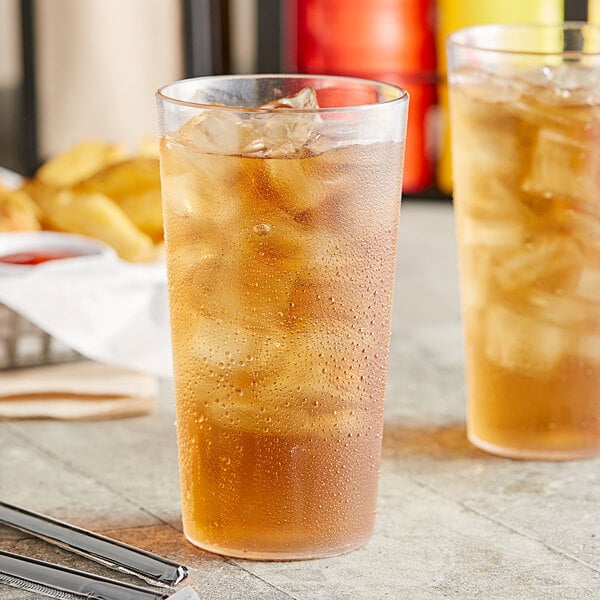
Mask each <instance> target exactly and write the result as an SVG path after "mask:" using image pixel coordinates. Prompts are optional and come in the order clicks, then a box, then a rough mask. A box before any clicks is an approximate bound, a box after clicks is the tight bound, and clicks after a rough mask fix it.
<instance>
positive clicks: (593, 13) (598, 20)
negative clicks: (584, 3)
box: [588, 0, 600, 25]
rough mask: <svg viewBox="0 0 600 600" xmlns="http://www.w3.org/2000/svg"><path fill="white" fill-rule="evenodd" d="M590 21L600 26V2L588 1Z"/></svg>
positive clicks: (595, 0) (599, 0) (596, 0)
mask: <svg viewBox="0 0 600 600" xmlns="http://www.w3.org/2000/svg"><path fill="white" fill-rule="evenodd" d="M588 21H589V22H590V23H592V24H593V25H600V0H588Z"/></svg>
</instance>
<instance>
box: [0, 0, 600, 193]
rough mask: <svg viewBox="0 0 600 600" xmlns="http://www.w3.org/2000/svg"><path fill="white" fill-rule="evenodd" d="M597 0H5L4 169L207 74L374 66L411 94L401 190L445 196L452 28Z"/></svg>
mask: <svg viewBox="0 0 600 600" xmlns="http://www.w3.org/2000/svg"><path fill="white" fill-rule="evenodd" d="M593 1H594V0H590V8H589V9H588V2H587V0H502V1H498V0H52V2H49V1H41V0H37V1H36V0H0V166H2V167H5V168H9V169H12V170H14V171H17V172H19V173H22V174H24V175H31V174H32V173H33V172H34V171H35V169H36V168H37V167H38V166H39V164H41V162H42V161H43V160H44V159H46V158H48V157H49V156H51V155H53V154H55V153H57V152H61V151H63V150H65V149H66V148H68V147H69V146H71V145H73V144H74V143H77V142H79V141H81V140H84V139H100V140H106V141H114V142H120V143H125V144H126V145H127V146H129V147H130V148H131V149H135V148H136V147H137V146H138V145H139V143H140V140H142V139H143V138H145V137H146V138H147V137H155V136H156V109H155V102H154V93H155V91H156V89H157V88H158V87H160V86H161V85H164V84H166V83H169V82H171V81H174V80H177V79H180V78H183V77H193V76H200V75H209V74H225V73H252V72H259V73H267V72H271V73H275V72H306V73H329V74H341V75H353V76H360V77H369V78H374V79H380V80H384V81H390V82H392V83H397V84H400V85H402V86H403V87H405V88H407V89H408V91H409V92H410V94H411V105H410V117H409V132H408V141H407V150H406V165H405V186H404V187H405V192H406V194H407V195H414V196H418V197H433V198H436V197H438V198H448V197H449V194H450V193H451V179H450V158H451V157H450V152H449V148H448V141H447V140H448V136H447V131H446V129H447V128H446V116H445V115H446V96H445V82H444V77H445V52H444V39H445V37H446V36H447V35H448V34H449V33H450V32H452V31H454V30H456V29H459V28H461V27H465V26H469V25H474V24H477V23H486V22H488V23H489V22H509V21H528V22H531V21H540V22H556V21H562V20H563V19H566V20H586V19H587V18H588V16H589V17H590V18H591V17H592V16H593V15H592V14H590V15H588V10H589V12H590V13H591V12H592V11H593V10H595V9H594V8H593V6H594V5H593Z"/></svg>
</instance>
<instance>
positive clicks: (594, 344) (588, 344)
mask: <svg viewBox="0 0 600 600" xmlns="http://www.w3.org/2000/svg"><path fill="white" fill-rule="evenodd" d="M577 354H578V355H579V356H580V357H581V358H583V359H585V360H589V361H590V362H592V363H594V364H595V365H600V335H598V334H593V333H590V334H584V335H582V336H581V337H580V338H579V340H578V344H577Z"/></svg>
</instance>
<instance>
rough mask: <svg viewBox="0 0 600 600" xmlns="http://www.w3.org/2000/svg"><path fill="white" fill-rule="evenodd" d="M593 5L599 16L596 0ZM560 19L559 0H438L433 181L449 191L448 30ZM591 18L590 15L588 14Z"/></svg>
mask: <svg viewBox="0 0 600 600" xmlns="http://www.w3.org/2000/svg"><path fill="white" fill-rule="evenodd" d="M594 5H595V10H596V11H597V12H596V18H597V19H599V20H600V0H589V7H590V9H589V10H590V11H591V7H592V6H594ZM563 19H564V1H563V0H502V1H499V0H438V27H437V61H438V62H437V64H438V73H439V81H440V85H439V96H438V98H439V99H438V102H439V106H440V115H441V119H440V140H439V143H440V153H439V159H438V164H437V185H438V187H439V189H440V190H441V191H443V192H445V193H447V194H449V193H451V192H452V169H451V166H452V165H451V156H450V134H449V129H448V94H447V88H446V38H447V37H448V35H450V34H451V33H452V32H454V31H456V30H457V29H462V28H464V27H471V26H472V25H482V24H486V23H560V22H561V21H562V20H563ZM590 21H591V17H590Z"/></svg>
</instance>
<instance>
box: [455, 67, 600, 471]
mask: <svg viewBox="0 0 600 600" xmlns="http://www.w3.org/2000/svg"><path fill="white" fill-rule="evenodd" d="M451 77H452V79H451V88H450V93H451V103H450V106H451V126H452V135H453V161H454V203H455V211H456V218H457V236H458V244H459V253H460V271H461V296H462V308H463V320H464V324H465V344H466V363H467V364H466V371H467V388H468V433H469V437H470V439H471V441H473V442H474V443H475V444H476V445H477V446H479V447H481V448H483V449H485V450H489V451H491V452H494V453H499V454H503V455H507V456H512V457H528V458H556V459H560V458H574V457H583V456H589V455H594V454H598V453H599V452H600V71H599V70H598V69H596V68H587V67H584V66H582V65H580V64H577V65H570V64H568V63H565V64H554V65H550V66H543V67H541V68H539V69H533V68H532V69H515V72H514V73H511V72H510V70H507V69H506V68H505V69H504V70H503V71H500V69H496V70H494V71H493V72H492V71H491V70H490V69H486V68H481V67H480V68H473V67H469V66H464V67H462V68H460V69H456V70H455V71H454V73H453V74H452V76H451Z"/></svg>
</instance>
